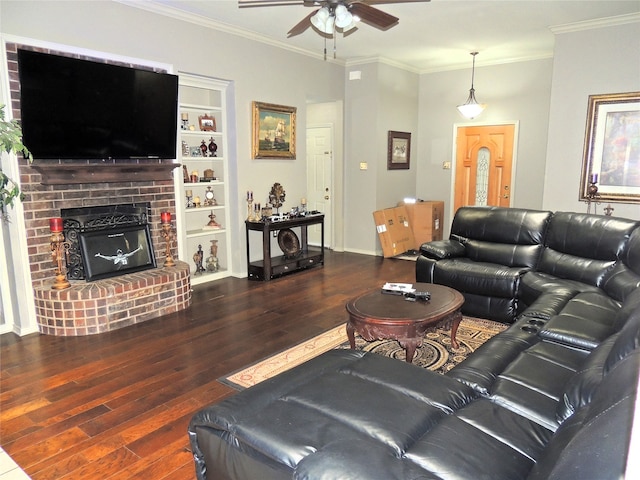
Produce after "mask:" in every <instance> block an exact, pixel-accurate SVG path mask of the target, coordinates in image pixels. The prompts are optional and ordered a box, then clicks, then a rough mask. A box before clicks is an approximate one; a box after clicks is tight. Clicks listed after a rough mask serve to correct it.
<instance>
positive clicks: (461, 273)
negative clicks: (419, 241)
mask: <svg viewBox="0 0 640 480" xmlns="http://www.w3.org/2000/svg"><path fill="white" fill-rule="evenodd" d="M526 271H527V269H526V268H523V267H508V266H504V265H500V264H494V263H484V262H474V261H473V260H470V259H468V258H456V259H451V260H441V261H439V262H438V263H436V265H435V268H434V271H433V279H434V283H439V284H441V285H447V286H450V287H452V288H455V289H456V290H458V291H460V292H462V293H465V292H470V293H475V294H477V295H489V296H493V297H504V298H515V297H516V292H517V290H518V284H519V283H520V277H521V276H522V275H523V274H524V272H526Z"/></svg>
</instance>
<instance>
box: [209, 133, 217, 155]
mask: <svg viewBox="0 0 640 480" xmlns="http://www.w3.org/2000/svg"><path fill="white" fill-rule="evenodd" d="M217 151H218V145H216V142H215V141H214V140H213V137H211V138H210V139H209V156H210V157H216V156H217V154H216V152H217Z"/></svg>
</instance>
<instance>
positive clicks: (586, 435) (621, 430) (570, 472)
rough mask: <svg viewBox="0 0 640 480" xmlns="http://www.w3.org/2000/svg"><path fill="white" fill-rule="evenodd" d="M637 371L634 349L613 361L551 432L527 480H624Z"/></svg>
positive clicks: (638, 358)
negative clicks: (578, 405)
mask: <svg viewBox="0 0 640 480" xmlns="http://www.w3.org/2000/svg"><path fill="white" fill-rule="evenodd" d="M639 370H640V351H638V350H635V351H634V352H633V353H632V354H630V355H628V356H627V357H625V358H624V359H623V360H622V361H620V362H618V363H617V364H616V366H615V368H614V369H612V370H611V371H610V372H608V373H607V374H606V375H605V376H604V377H603V379H602V381H601V382H600V385H599V386H598V387H597V389H596V391H595V392H594V394H593V397H592V399H591V401H590V402H589V403H588V404H587V405H585V406H583V407H582V408H580V409H579V410H578V411H577V412H576V413H575V414H574V415H572V416H571V417H569V419H568V420H566V421H565V422H564V423H563V424H562V425H561V426H560V428H559V429H558V430H557V431H556V433H555V434H554V436H553V438H552V439H551V441H550V442H549V444H548V445H547V447H546V448H545V450H544V453H543V454H542V455H541V457H540V458H539V460H538V462H537V463H536V464H535V466H534V467H533V469H532V471H531V473H530V475H529V477H528V480H564V479H567V478H581V479H593V480H603V479H607V480H608V479H611V480H613V479H620V478H624V472H625V467H626V459H627V448H624V446H625V445H628V439H629V437H630V435H631V425H632V424H633V415H634V404H635V392H636V390H637V388H638V371H639Z"/></svg>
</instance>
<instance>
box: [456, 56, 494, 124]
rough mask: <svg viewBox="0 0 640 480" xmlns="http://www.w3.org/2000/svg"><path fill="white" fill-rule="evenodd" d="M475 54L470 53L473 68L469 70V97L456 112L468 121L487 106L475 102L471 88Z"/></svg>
mask: <svg viewBox="0 0 640 480" xmlns="http://www.w3.org/2000/svg"><path fill="white" fill-rule="evenodd" d="M477 54H478V52H471V55H472V56H473V66H472V68H471V89H470V90H469V97H468V98H467V101H466V102H464V103H463V104H462V105H458V111H459V112H460V114H461V115H462V116H463V117H465V118H468V119H472V118H475V117H477V116H478V115H480V114H481V113H482V111H483V110H484V109H485V108H486V107H487V105H486V104H484V103H478V101H477V100H476V91H475V89H474V88H473V79H474V76H475V70H476V55H477Z"/></svg>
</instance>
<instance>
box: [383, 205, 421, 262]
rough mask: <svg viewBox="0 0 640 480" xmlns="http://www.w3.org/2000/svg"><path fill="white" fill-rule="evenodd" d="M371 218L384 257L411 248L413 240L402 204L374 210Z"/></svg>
mask: <svg viewBox="0 0 640 480" xmlns="http://www.w3.org/2000/svg"><path fill="white" fill-rule="evenodd" d="M373 220H374V222H375V224H376V231H377V232H378V238H379V239H380V245H382V253H383V255H384V257H385V258H387V257H395V256H396V255H400V254H401V253H404V252H406V251H408V250H411V249H413V246H414V245H415V240H414V238H413V231H412V230H411V223H410V221H409V216H408V214H407V209H406V208H405V207H404V206H400V207H395V208H385V209H384V210H378V211H375V212H373Z"/></svg>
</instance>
